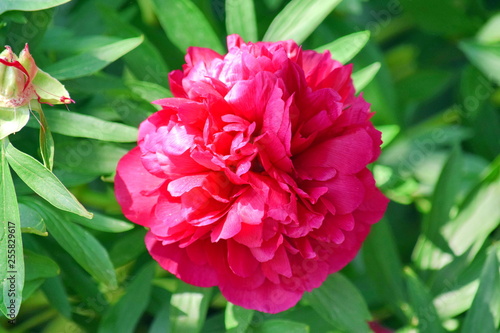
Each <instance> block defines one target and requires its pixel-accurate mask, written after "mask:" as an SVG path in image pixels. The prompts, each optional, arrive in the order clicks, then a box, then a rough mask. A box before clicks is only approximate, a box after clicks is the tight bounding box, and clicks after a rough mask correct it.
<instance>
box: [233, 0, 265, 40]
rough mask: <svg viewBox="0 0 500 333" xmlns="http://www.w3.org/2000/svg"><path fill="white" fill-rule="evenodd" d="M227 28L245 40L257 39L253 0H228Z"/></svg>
mask: <svg viewBox="0 0 500 333" xmlns="http://www.w3.org/2000/svg"><path fill="white" fill-rule="evenodd" d="M226 30H227V33H228V35H230V34H238V35H240V36H241V38H243V39H244V40H245V41H253V42H256V41H257V38H258V37H257V23H256V21H255V8H254V2H253V0H226Z"/></svg>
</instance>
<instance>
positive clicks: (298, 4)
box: [263, 0, 341, 44]
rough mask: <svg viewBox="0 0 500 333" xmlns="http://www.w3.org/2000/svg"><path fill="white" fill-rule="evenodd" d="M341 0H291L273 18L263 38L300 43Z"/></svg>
mask: <svg viewBox="0 0 500 333" xmlns="http://www.w3.org/2000/svg"><path fill="white" fill-rule="evenodd" d="M340 1H341V0H292V1H290V2H289V3H288V5H287V6H286V7H285V8H284V9H283V10H282V11H281V12H280V13H279V14H278V15H277V16H276V17H275V18H274V20H273V21H272V22H271V25H270V26H269V29H267V32H266V34H265V35H264V38H263V40H265V41H271V42H277V41H280V40H287V39H293V40H295V41H296V42H297V44H302V42H304V41H305V40H306V38H307V37H309V35H310V34H311V33H312V32H313V31H314V30H315V29H316V28H317V27H318V26H319V25H320V23H321V22H323V20H324V19H325V18H326V17H327V16H328V14H330V12H331V11H332V10H333V9H334V8H335V7H336V6H337V5H338V4H339V3H340Z"/></svg>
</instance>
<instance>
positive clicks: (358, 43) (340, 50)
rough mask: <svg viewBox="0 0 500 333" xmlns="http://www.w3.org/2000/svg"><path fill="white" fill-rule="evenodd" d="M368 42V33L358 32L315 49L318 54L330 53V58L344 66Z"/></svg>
mask: <svg viewBox="0 0 500 333" xmlns="http://www.w3.org/2000/svg"><path fill="white" fill-rule="evenodd" d="M369 40H370V31H369V30H365V31H358V32H355V33H352V34H350V35H347V36H344V37H341V38H338V39H336V40H335V41H333V42H331V43H329V44H326V45H323V46H320V47H318V48H317V49H316V51H318V52H324V51H326V50H328V51H330V53H331V54H332V58H333V59H335V60H337V61H339V62H341V63H342V64H346V63H347V62H348V61H349V60H351V59H352V58H354V56H355V55H356V54H358V53H359V51H361V49H363V47H364V46H365V45H366V43H368V41H369Z"/></svg>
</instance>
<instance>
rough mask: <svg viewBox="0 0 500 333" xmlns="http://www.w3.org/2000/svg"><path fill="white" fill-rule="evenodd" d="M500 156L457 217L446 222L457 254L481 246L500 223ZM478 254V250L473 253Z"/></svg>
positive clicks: (448, 235)
mask: <svg viewBox="0 0 500 333" xmlns="http://www.w3.org/2000/svg"><path fill="white" fill-rule="evenodd" d="M499 197H500V157H499V158H497V159H496V160H495V161H494V162H493V163H492V165H491V167H490V169H489V172H488V174H487V175H486V176H485V177H484V179H483V180H482V182H481V183H480V184H479V185H478V186H477V187H476V188H475V189H474V190H472V191H471V193H470V194H469V195H468V196H467V198H466V200H465V201H464V204H463V205H462V206H461V207H460V212H459V214H458V215H457V217H456V218H455V219H454V220H453V221H451V222H450V223H448V224H446V225H445V226H444V227H443V229H442V234H443V236H444V238H445V239H446V240H447V242H448V244H449V247H450V248H451V250H452V251H453V253H454V254H455V255H456V256H459V255H462V254H464V253H465V252H466V251H468V250H469V249H470V248H471V247H474V251H473V252H476V253H477V251H479V249H480V247H481V246H482V244H483V243H484V241H485V240H486V239H487V237H488V236H489V235H490V233H491V232H492V231H493V230H495V229H497V228H498V226H499V225H500V205H499V204H498V198H499ZM469 255H470V256H474V255H475V253H469Z"/></svg>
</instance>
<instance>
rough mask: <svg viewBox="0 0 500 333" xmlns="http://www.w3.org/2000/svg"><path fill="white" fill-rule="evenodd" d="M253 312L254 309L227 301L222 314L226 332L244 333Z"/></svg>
mask: <svg viewBox="0 0 500 333" xmlns="http://www.w3.org/2000/svg"><path fill="white" fill-rule="evenodd" d="M254 313H255V311H254V310H248V309H245V308H242V307H241V306H238V305H234V304H233V303H229V302H228V303H227V305H226V311H225V315H224V322H225V326H226V332H231V333H245V332H246V331H247V328H248V325H250V322H251V321H252V318H253V315H254Z"/></svg>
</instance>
